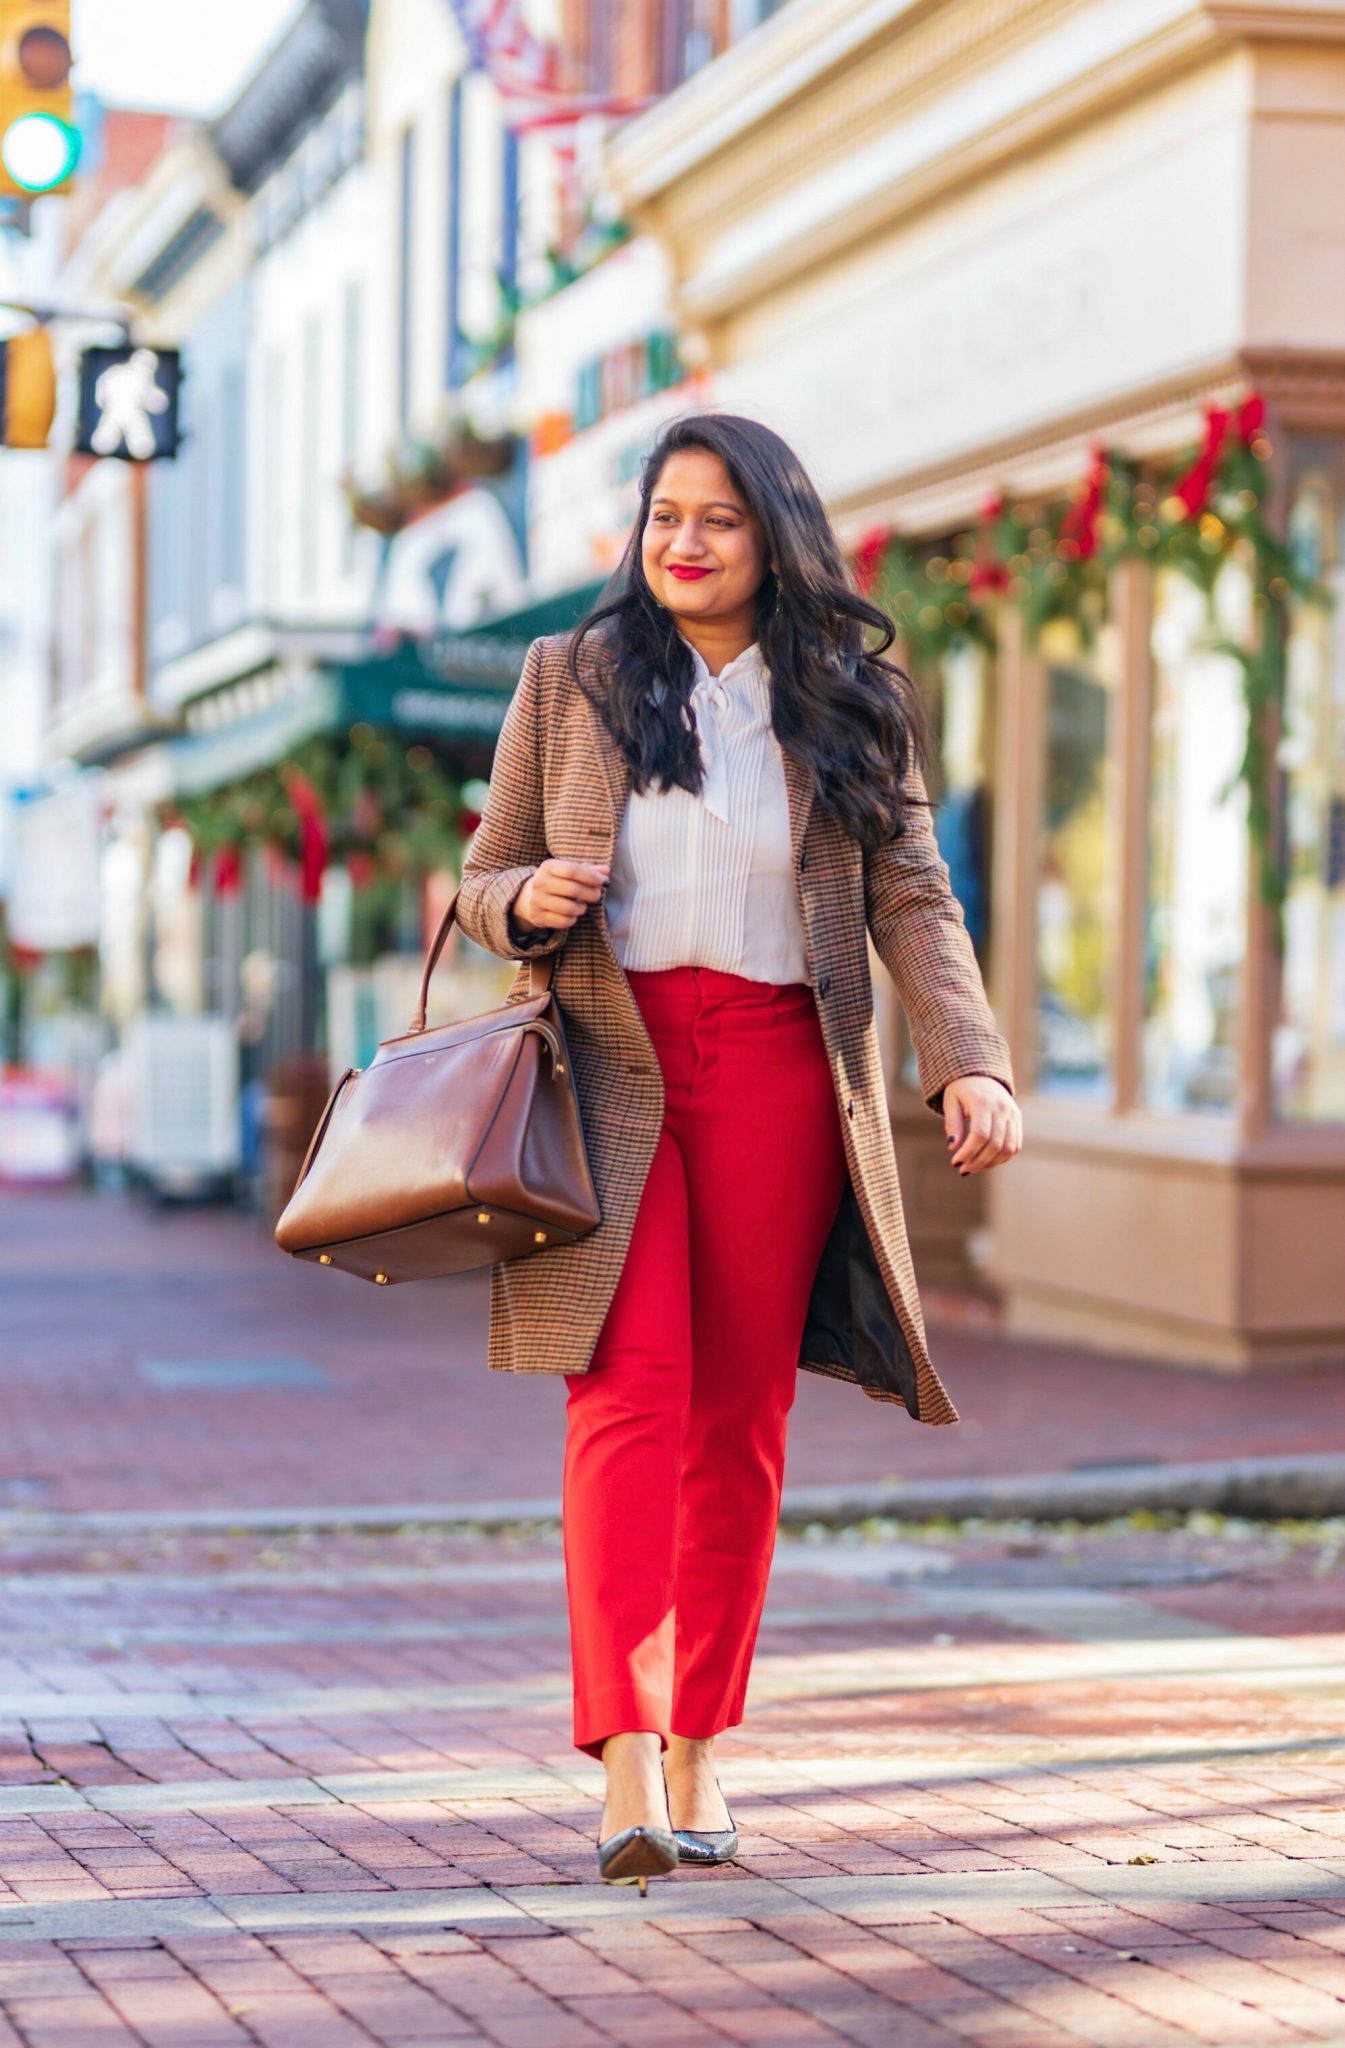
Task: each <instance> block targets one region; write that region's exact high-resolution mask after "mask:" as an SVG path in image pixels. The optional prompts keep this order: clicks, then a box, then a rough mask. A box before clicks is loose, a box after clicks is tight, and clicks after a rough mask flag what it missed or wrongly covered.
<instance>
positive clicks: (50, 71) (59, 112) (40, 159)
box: [0, 0, 79, 199]
mask: <svg viewBox="0 0 1345 2048" xmlns="http://www.w3.org/2000/svg"><path fill="white" fill-rule="evenodd" d="M72 61H73V60H72V58H71V55H70V0H0V195H5V196H7V197H9V198H11V199H33V198H36V197H37V196H38V195H39V194H41V193H44V192H60V191H63V190H64V189H65V188H66V187H67V186H68V184H69V182H70V176H71V173H72V172H73V170H74V168H75V165H76V163H77V162H78V161H79V130H78V128H77V127H76V126H75V122H74V113H73V104H72V96H71V90H70V70H71V64H72Z"/></svg>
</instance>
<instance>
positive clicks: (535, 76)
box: [453, 0, 648, 134]
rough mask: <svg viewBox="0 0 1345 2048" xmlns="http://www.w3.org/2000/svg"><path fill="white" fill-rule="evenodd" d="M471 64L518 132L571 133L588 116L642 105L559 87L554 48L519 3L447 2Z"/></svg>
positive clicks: (617, 95) (632, 111) (557, 51)
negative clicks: (485, 78) (482, 74)
mask: <svg viewBox="0 0 1345 2048" xmlns="http://www.w3.org/2000/svg"><path fill="white" fill-rule="evenodd" d="M453 12H454V15H455V16H456V18H457V23H458V27H459V29H460V30H461V32H462V36H463V40H464V42H465V43H466V45H467V49H468V52H469V56H470V61H471V63H472V64H473V65H474V66H476V67H478V68H479V69H481V70H483V71H485V72H486V74H487V75H488V77H489V78H490V81H491V83H492V85H493V86H494V87H495V89H496V91H497V92H498V93H499V95H500V99H501V101H502V102H503V106H504V116H505V120H506V121H507V122H508V124H509V126H510V127H511V128H513V129H514V130H515V131H516V132H518V133H520V134H521V133H524V132H528V131H531V130H533V129H538V128H551V129H556V128H562V129H563V128H572V127H573V126H574V124H575V123H576V122H577V121H582V120H583V119H584V118H585V117H586V116H587V115H589V114H607V115H609V116H622V115H627V114H636V113H639V111H640V109H641V108H642V107H644V106H647V105H648V101H647V100H642V99H632V98H631V97H630V96H629V95H626V94H621V93H597V92H594V93H590V92H575V91H572V90H571V89H569V88H568V87H566V86H565V85H564V84H563V83H562V82H561V76H560V49H559V46H558V45H557V44H555V43H552V42H545V41H543V39H542V38H541V37H540V36H539V35H537V34H536V33H535V32H534V31H533V30H532V29H531V28H530V27H529V26H528V23H527V22H526V21H525V19H524V16H523V6H522V0H453Z"/></svg>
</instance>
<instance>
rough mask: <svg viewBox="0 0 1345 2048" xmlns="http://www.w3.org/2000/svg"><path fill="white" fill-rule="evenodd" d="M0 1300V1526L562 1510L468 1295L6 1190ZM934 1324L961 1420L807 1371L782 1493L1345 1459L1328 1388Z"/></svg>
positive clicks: (1336, 1402)
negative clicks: (936, 1422) (507, 1502)
mask: <svg viewBox="0 0 1345 2048" xmlns="http://www.w3.org/2000/svg"><path fill="white" fill-rule="evenodd" d="M0 1298H2V1299H3V1304H4V1306H3V1322H0V1370H2V1371H3V1375H4V1380H3V1384H4V1394H5V1431H4V1438H3V1450H2V1451H0V1508H3V1507H5V1506H7V1505H8V1506H18V1507H24V1506H31V1507H46V1508H51V1509H92V1508H106V1509H119V1508H184V1507H196V1508H210V1507H223V1508H246V1507H256V1508H265V1507H281V1506H338V1505H341V1504H350V1505H359V1504H369V1505H376V1504H380V1503H389V1502H406V1501H420V1502H427V1501H436V1500H457V1501H462V1500H480V1499H483V1498H488V1499H500V1498H506V1499H518V1498H524V1499H526V1498H542V1499H547V1498H552V1497H554V1496H555V1494H556V1493H557V1491H558V1488H559V1465H560V1428H561V1408H562V1390H561V1387H560V1386H559V1384H552V1383H551V1382H549V1381H539V1380H538V1379H536V1378H526V1379H514V1378H512V1377H509V1376H506V1375H503V1374H488V1373H487V1371H486V1369H485V1364H484V1356H485V1320H486V1302H485V1287H484V1282H483V1281H482V1280H481V1279H480V1278H479V1277H477V1276H471V1277H469V1278H466V1279H464V1280H462V1281H452V1282H448V1281H445V1282H439V1283H435V1284H432V1285H428V1286H423V1287H411V1288H396V1289H389V1290H387V1291H386V1292H384V1291H383V1290H381V1289H380V1290H378V1291H377V1292H376V1291H375V1290H374V1289H373V1288H369V1287H364V1286H361V1285H359V1284H358V1283H357V1282H355V1281H352V1280H350V1279H348V1278H347V1276H345V1275H344V1274H336V1273H322V1272H318V1271H316V1270H315V1269H313V1268H311V1267H305V1266H300V1265H297V1264H295V1263H293V1262H292V1261H289V1260H286V1259H283V1258H282V1257H281V1256H280V1254H279V1253H277V1252H276V1251H275V1249H274V1248H273V1247H272V1245H271V1244H270V1242H269V1239H268V1238H267V1237H266V1235H265V1234H264V1232H263V1231H262V1230H261V1228H260V1227H259V1226H258V1225H257V1224H256V1223H254V1222H252V1221H250V1220H248V1219H247V1218H244V1217H240V1216H238V1215H236V1214H232V1213H230V1212H227V1211H216V1210H191V1209H166V1210H158V1211H154V1210H147V1209H145V1208H143V1207H142V1206H141V1205H140V1204H138V1203H136V1202H134V1201H122V1200H114V1199H111V1198H108V1197H95V1196H89V1195H85V1194H79V1193H72V1194H48V1195H41V1194H29V1193H24V1194H22V1195H19V1194H15V1193H13V1192H10V1193H0ZM954 1306H956V1305H955V1304H940V1303H939V1302H938V1301H937V1300H934V1301H932V1302H931V1303H930V1308H931V1311H932V1313H931V1326H932V1338H933V1346H934V1350H935V1354H936V1356H937V1358H938V1361H939V1365H940V1368H941V1370H943V1371H944V1372H945V1374H946V1376H947V1378H948V1380H949V1382H950V1384H951V1386H952V1387H953V1390H954V1393H955V1397H956V1399H957V1401H958V1404H959V1406H960V1408H961V1410H962V1412H963V1415H964V1417H965V1420H964V1421H963V1422H962V1423H961V1424H960V1425H959V1427H958V1428H956V1429H921V1428H918V1427H916V1426H915V1425H913V1424H911V1423H910V1422H909V1421H908V1420H907V1418H906V1417H905V1416H904V1415H903V1414H902V1413H901V1412H900V1411H899V1410H896V1409H893V1408H876V1407H875V1406H874V1404H873V1403H872V1402H869V1401H866V1400H865V1399H864V1398H863V1396H862V1395H859V1394H857V1393H856V1392H855V1391H854V1390H853V1389H851V1388H848V1387H845V1386H843V1385H839V1384H837V1383H835V1382H833V1381H828V1380H819V1379H817V1378H816V1377H815V1376H813V1375H811V1374H804V1375H802V1376H801V1384H800V1392H799V1400H798V1406H797V1409H796V1415H795V1423H794V1428H793V1432H792V1441H791V1451H790V1479H791V1482H792V1483H793V1484H795V1485H810V1484H821V1483H827V1482H851V1481H870V1480H881V1479H885V1478H896V1477H899V1478H906V1479H915V1478H938V1477H955V1476H962V1475H966V1474H996V1473H1015V1472H1033V1471H1041V1470H1049V1469H1069V1468H1076V1469H1077V1468H1086V1467H1088V1466H1090V1465H1100V1464H1108V1463H1114V1462H1122V1463H1125V1462H1132V1461H1157V1462H1168V1463H1175V1462H1179V1461H1182V1460H1186V1459H1209V1458H1226V1457H1250V1456H1255V1455H1259V1454H1274V1453H1293V1452H1317V1451H1345V1371H1342V1372H1339V1373H1335V1374H1333V1373H1331V1372H1329V1371H1316V1372H1294V1373H1284V1374H1278V1375H1275V1376H1274V1377H1273V1378H1270V1379H1259V1380H1252V1381H1248V1380H1234V1379H1227V1378H1221V1377H1219V1376H1216V1375H1212V1374H1208V1373H1197V1372H1174V1371H1169V1370H1165V1369H1163V1368H1161V1367H1156V1366H1152V1365H1147V1364H1143V1363H1139V1362H1136V1361H1131V1360H1125V1359H1120V1358H1104V1357H1099V1356H1095V1355H1090V1354H1080V1353H1077V1352H1072V1351H1066V1350H1063V1349H1059V1348H1052V1347H1047V1346H1041V1345H1029V1344H1024V1343H1010V1342H1008V1341H1007V1340H1005V1339H1004V1338H1002V1337H1000V1336H998V1335H997V1334H996V1333H995V1331H994V1330H993V1329H992V1328H989V1327H977V1325H976V1324H975V1323H974V1322H967V1321H965V1320H953V1321H950V1320H949V1319H948V1315H947V1313H946V1310H947V1309H948V1308H949V1307H954ZM941 1307H943V1308H944V1310H945V1313H944V1314H943V1315H940V1313H939V1311H940V1308H941ZM193 1379H195V1381H196V1383H195V1384H193ZM212 1382H213V1384H212ZM54 1402H55V1403H58V1404H59V1405H60V1408H61V1410H62V1419H63V1427H62V1429H61V1431H60V1434H59V1437H58V1436H56V1435H55V1434H54V1433H53V1431H52V1429H51V1412H52V1404H53V1403H54Z"/></svg>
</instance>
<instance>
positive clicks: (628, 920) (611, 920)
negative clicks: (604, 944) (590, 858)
mask: <svg viewBox="0 0 1345 2048" xmlns="http://www.w3.org/2000/svg"><path fill="white" fill-rule="evenodd" d="M691 659H692V663H693V665H694V668H695V674H696V680H695V683H694V684H693V686H692V691H691V709H692V715H693V717H694V718H695V721H696V731H697V734H698V736H699V739H700V746H701V758H702V760H703V761H704V763H705V783H704V787H703V788H702V790H701V793H700V794H699V796H693V795H692V793H691V792H690V790H685V789H667V790H663V789H649V790H644V791H632V792H631V795H630V797H629V798H628V800H627V803H626V809H625V814H624V816H623V818H622V821H621V830H620V832H619V833H618V834H617V840H616V846H615V848H614V849H613V854H612V872H611V876H610V879H609V881H608V885H607V923H608V929H609V930H610V932H611V935H612V943H613V945H614V947H615V948H616V955H617V958H618V960H620V962H621V964H622V966H623V967H627V968H635V969H657V968H663V967H715V968H718V969H719V970H720V972H721V973H724V974H740V975H742V976H744V977H745V978H746V979H747V980H749V981H769V982H799V981H802V982H806V981H807V979H808V959H807V951H806V947H805V943H804V936H803V919H802V915H801V913H800V910H799V899H798V892H797V889H796V887H795V882H794V864H793V857H792V853H791V848H790V840H789V804H788V799H787V796H786V791H785V774H784V763H783V759H782V756H781V753H780V743H779V741H778V740H777V739H776V737H775V734H774V733H773V732H772V730H771V683H770V676H769V674H768V673H767V671H766V668H765V666H764V664H763V662H762V658H761V652H760V649H759V648H758V647H757V646H756V645H755V643H754V644H753V645H752V646H751V647H749V648H747V649H746V650H745V651H744V652H743V653H742V654H739V655H737V656H735V658H734V659H733V660H732V661H730V662H726V663H725V665H724V667H723V668H722V669H721V670H720V672H719V674H718V675H717V676H712V675H711V674H710V671H709V669H708V667H707V666H706V664H705V661H704V659H703V657H702V656H701V655H700V654H698V653H697V651H696V649H695V648H694V647H693V648H691Z"/></svg>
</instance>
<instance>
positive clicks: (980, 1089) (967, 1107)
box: [943, 1074, 1023, 1174]
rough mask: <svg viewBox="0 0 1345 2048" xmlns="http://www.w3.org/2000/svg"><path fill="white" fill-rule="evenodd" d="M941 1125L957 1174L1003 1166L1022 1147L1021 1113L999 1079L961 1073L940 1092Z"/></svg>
mask: <svg viewBox="0 0 1345 2048" xmlns="http://www.w3.org/2000/svg"><path fill="white" fill-rule="evenodd" d="M943 1127H944V1129H945V1130H946V1131H947V1133H948V1144H949V1148H950V1157H951V1159H952V1163H953V1165H954V1166H955V1167H956V1168H957V1170H958V1172H959V1173H961V1174H968V1173H984V1172H985V1170H986V1168H987V1167H990V1166H1003V1164H1004V1162H1005V1161H1006V1160H1007V1159H1012V1158H1013V1156H1014V1154H1015V1153H1016V1152H1021V1151H1022V1149H1023V1113H1022V1111H1021V1110H1020V1109H1019V1107H1018V1104H1017V1103H1016V1102H1015V1101H1014V1099H1013V1097H1012V1095H1010V1093H1009V1091H1008V1089H1007V1088H1006V1087H1005V1086H1004V1083H1003V1082H1002V1081H995V1080H992V1079H991V1077H990V1075H989V1074H964V1075H963V1076H962V1078H961V1080H960V1081H950V1082H949V1083H948V1085H947V1087H946V1088H945V1089H944V1091H943Z"/></svg>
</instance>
